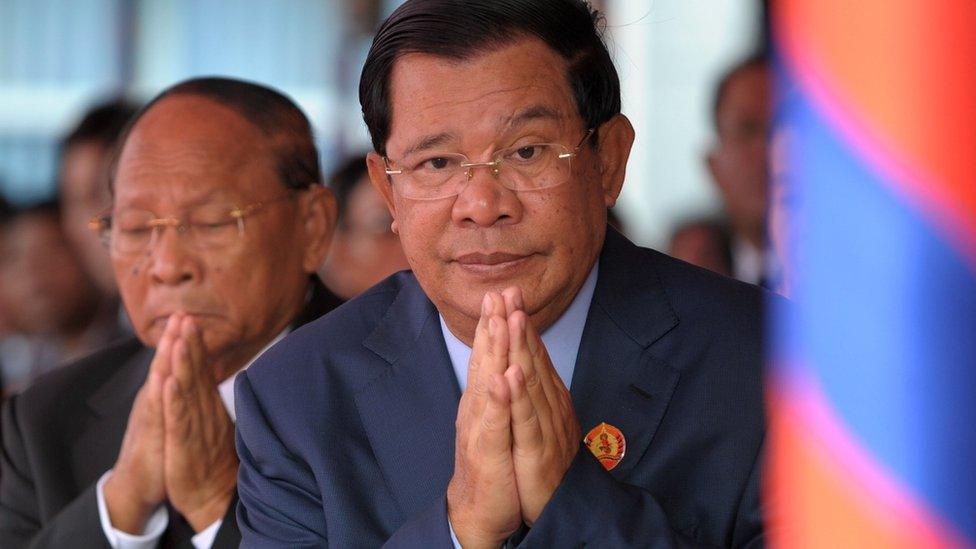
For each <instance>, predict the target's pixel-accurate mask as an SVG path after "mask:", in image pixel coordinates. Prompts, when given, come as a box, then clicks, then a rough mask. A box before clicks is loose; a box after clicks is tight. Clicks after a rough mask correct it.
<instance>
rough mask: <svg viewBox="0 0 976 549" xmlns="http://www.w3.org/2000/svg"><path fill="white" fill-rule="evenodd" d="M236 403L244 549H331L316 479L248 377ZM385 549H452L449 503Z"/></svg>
mask: <svg viewBox="0 0 976 549" xmlns="http://www.w3.org/2000/svg"><path fill="white" fill-rule="evenodd" d="M235 402H236V407H237V454H238V457H239V458H240V468H239V469H238V473H237V491H238V495H239V496H240V503H239V504H238V506H237V524H238V527H239V528H240V532H241V547H242V548H264V547H309V548H310V547H325V546H327V545H328V529H327V525H326V524H325V515H324V511H323V502H322V497H321V495H320V493H319V489H318V486H316V484H315V475H314V474H313V473H312V471H311V469H310V468H309V467H308V465H307V464H306V463H305V462H304V461H303V460H302V459H300V458H298V457H296V456H295V455H294V454H292V453H291V452H289V451H288V449H287V448H286V447H285V445H284V444H282V442H281V440H280V439H279V438H278V436H277V435H276V434H275V432H274V429H273V427H272V426H271V422H270V421H269V419H268V417H267V414H266V412H265V408H264V407H262V403H261V402H260V399H259V397H258V396H257V395H256V394H255V391H254V387H253V386H252V385H251V382H250V379H249V378H248V376H247V371H244V372H242V373H241V374H240V375H238V377H237V381H236V385H235ZM384 546H385V547H401V548H402V547H424V548H437V547H443V548H444V549H453V548H454V544H453V543H452V542H451V531H450V526H449V525H448V520H447V500H446V498H443V497H442V498H439V499H438V500H437V501H436V502H434V503H433V504H431V505H430V506H429V507H428V508H426V509H425V510H423V511H421V512H420V513H418V514H417V515H415V516H413V517H410V518H409V519H408V520H407V521H406V523H404V524H403V525H401V527H400V528H399V529H398V530H397V531H396V532H394V534H393V536H392V537H391V538H390V539H389V540H388V541H387V542H386V544H385V545H384Z"/></svg>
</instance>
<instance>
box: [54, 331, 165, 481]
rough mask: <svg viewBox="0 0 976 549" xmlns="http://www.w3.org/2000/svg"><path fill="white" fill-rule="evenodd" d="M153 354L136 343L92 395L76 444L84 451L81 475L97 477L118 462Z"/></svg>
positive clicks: (90, 477)
mask: <svg viewBox="0 0 976 549" xmlns="http://www.w3.org/2000/svg"><path fill="white" fill-rule="evenodd" d="M152 356H153V351H152V349H149V348H146V347H142V346H141V345H140V346H138V347H135V351H134V353H133V354H131V355H129V356H128V357H126V358H123V359H122V363H121V364H120V366H119V367H118V368H117V369H116V370H115V372H114V373H113V374H112V376H111V377H109V378H108V380H106V382H105V383H103V384H102V386H101V387H99V389H98V390H97V391H95V392H94V393H92V395H91V396H90V397H89V398H88V400H87V405H88V409H89V410H90V411H91V414H90V416H89V417H88V421H87V423H86V425H85V427H84V428H83V430H82V432H81V434H80V436H79V441H78V442H77V443H76V444H73V445H72V447H74V448H81V449H83V451H84V455H83V456H78V460H77V462H78V463H79V467H80V468H81V469H82V470H80V471H79V472H78V473H79V474H78V475H76V477H77V478H79V479H82V480H83V481H84V480H88V481H93V480H95V479H97V478H98V477H99V476H101V475H102V473H104V472H105V471H107V470H108V469H109V468H111V467H112V465H114V464H115V460H116V458H117V457H118V454H119V448H121V446H122V437H124V436H125V427H126V424H127V423H128V420H129V412H130V411H131V410H132V403H133V402H134V401H135V398H136V393H138V392H139V388H140V387H142V384H143V383H144V382H145V380H146V375H148V373H149V363H150V362H151V361H152ZM83 485H87V483H84V482H83Z"/></svg>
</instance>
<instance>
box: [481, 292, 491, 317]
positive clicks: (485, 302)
mask: <svg viewBox="0 0 976 549" xmlns="http://www.w3.org/2000/svg"><path fill="white" fill-rule="evenodd" d="M490 311H491V296H489V295H488V294H485V298H484V299H482V300H481V314H482V315H485V316H488V313H489V312H490Z"/></svg>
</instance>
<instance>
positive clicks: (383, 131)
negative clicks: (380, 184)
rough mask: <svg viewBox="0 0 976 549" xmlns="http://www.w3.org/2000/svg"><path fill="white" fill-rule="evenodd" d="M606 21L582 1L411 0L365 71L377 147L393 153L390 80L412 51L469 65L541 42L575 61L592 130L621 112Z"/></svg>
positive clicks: (574, 83) (572, 83)
mask: <svg viewBox="0 0 976 549" xmlns="http://www.w3.org/2000/svg"><path fill="white" fill-rule="evenodd" d="M602 22H603V17H602V15H601V14H600V13H599V12H598V11H596V10H594V9H592V8H591V7H590V4H589V2H586V1H583V0H534V1H528V0H407V1H406V2H404V3H403V5H401V6H400V7H399V8H397V10H396V11H394V12H393V14H391V15H390V17H388V18H387V19H386V21H384V22H383V24H382V25H380V28H379V30H378V31H377V32H376V36H375V37H374V38H373V44H372V46H371V47H370V49H369V54H368V55H367V57H366V63H365V64H364V65H363V72H362V77H361V78H360V81H359V103H360V104H361V105H362V108H363V119H364V120H365V121H366V127H367V128H369V134H370V137H371V138H372V140H373V148H374V149H375V150H376V152H378V153H380V154H386V141H387V139H388V138H389V133H390V112H391V109H390V75H391V74H392V72H393V65H394V64H395V63H396V60H397V59H398V58H399V57H400V56H401V55H403V54H406V53H424V54H430V55H436V56H440V57H446V58H448V59H455V60H458V59H468V58H470V57H472V56H475V55H477V54H480V53H484V52H487V51H490V50H492V49H495V48H499V47H501V46H504V45H508V44H511V43H512V42H515V41H516V40H519V39H521V38H526V37H534V38H538V39H540V40H542V41H543V42H545V44H546V45H548V46H549V47H550V48H552V49H553V51H555V52H556V53H557V54H559V55H560V56H562V57H563V58H564V59H566V60H567V61H568V63H569V68H568V70H567V74H566V79H567V83H568V84H569V87H570V89H572V91H573V95H574V97H575V99H576V107H577V109H578V110H579V115H580V116H581V117H582V118H583V120H585V121H586V125H587V127H590V128H596V127H598V126H600V125H601V124H603V123H604V122H606V121H607V120H609V119H610V118H612V117H613V116H614V115H616V114H618V113H619V112H620V79H619V78H618V76H617V69H616V68H615V67H614V66H613V61H612V60H611V58H610V53H609V52H608V51H607V47H606V44H604V42H603V38H602V29H601V28H600V27H601V25H602Z"/></svg>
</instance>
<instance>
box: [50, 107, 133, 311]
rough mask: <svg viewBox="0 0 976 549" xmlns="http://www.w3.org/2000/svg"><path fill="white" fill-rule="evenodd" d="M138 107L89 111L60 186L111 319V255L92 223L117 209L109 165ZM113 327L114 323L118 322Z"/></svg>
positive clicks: (73, 233) (64, 154)
mask: <svg viewBox="0 0 976 549" xmlns="http://www.w3.org/2000/svg"><path fill="white" fill-rule="evenodd" d="M135 113H136V106H135V105H133V104H131V103H129V102H127V101H125V100H121V99H118V100H113V101H110V102H107V103H102V104H99V105H96V106H95V107H93V108H91V109H90V110H88V111H87V112H86V113H85V114H84V115H83V116H82V117H81V120H80V121H79V122H78V124H77V125H76V126H75V127H74V129H72V130H71V132H70V133H69V134H68V135H67V136H66V137H65V138H64V140H63V141H62V143H61V150H60V158H59V170H58V172H59V173H58V185H59V188H60V193H59V195H60V201H61V214H62V220H63V224H64V233H65V236H66V237H67V238H68V243H69V244H70V245H71V247H72V249H74V251H75V253H77V254H78V257H79V258H80V259H81V262H82V266H83V267H84V268H85V270H86V271H87V273H88V275H89V276H90V277H91V279H92V281H93V282H94V283H95V284H96V286H97V287H98V290H99V291H100V292H101V294H102V297H103V298H104V301H105V303H104V306H103V307H102V309H104V310H103V311H100V312H102V313H105V314H107V315H109V316H111V317H115V316H116V313H117V312H118V288H117V286H116V283H115V275H114V274H113V273H112V263H111V261H110V258H109V254H108V249H107V248H106V247H105V246H104V245H103V243H102V241H101V239H100V238H99V236H98V234H97V233H96V232H94V231H92V230H90V228H89V226H88V225H89V223H88V222H89V221H90V220H91V219H92V218H94V217H96V216H98V215H101V214H104V213H105V210H106V209H107V208H109V206H111V204H112V200H111V196H110V193H109V184H108V176H109V165H110V164H111V161H112V155H113V154H114V152H115V145H116V142H117V141H118V138H119V135H121V133H122V130H123V129H125V126H126V124H127V123H128V122H129V119H131V118H132V116H133V115H134V114H135ZM112 321H113V322H114V321H115V319H114V318H113V319H112Z"/></svg>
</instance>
